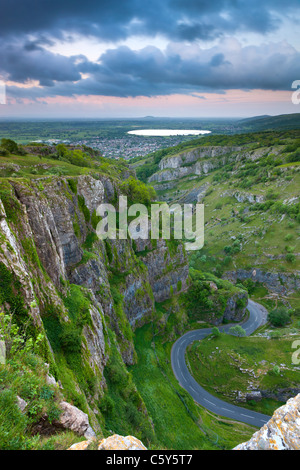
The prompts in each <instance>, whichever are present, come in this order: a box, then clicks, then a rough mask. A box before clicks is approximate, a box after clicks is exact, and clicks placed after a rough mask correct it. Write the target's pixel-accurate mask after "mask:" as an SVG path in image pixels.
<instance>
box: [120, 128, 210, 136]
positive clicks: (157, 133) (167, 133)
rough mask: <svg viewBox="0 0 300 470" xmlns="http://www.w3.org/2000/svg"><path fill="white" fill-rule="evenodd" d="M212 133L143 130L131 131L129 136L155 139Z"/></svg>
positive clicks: (180, 130) (182, 130)
mask: <svg viewBox="0 0 300 470" xmlns="http://www.w3.org/2000/svg"><path fill="white" fill-rule="evenodd" d="M210 133H211V131H202V130H188V129H141V130H136V131H129V132H127V134H133V135H141V136H153V137H167V136H171V135H204V134H210Z"/></svg>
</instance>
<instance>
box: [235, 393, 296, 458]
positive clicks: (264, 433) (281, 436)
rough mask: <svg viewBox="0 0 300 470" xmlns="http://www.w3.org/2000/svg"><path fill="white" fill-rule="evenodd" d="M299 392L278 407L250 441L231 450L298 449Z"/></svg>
mask: <svg viewBox="0 0 300 470" xmlns="http://www.w3.org/2000/svg"><path fill="white" fill-rule="evenodd" d="M299 430H300V394H299V395H297V396H296V397H295V398H290V399H289V400H288V401H287V403H286V404H285V405H284V406H281V407H280V408H278V409H277V410H276V411H275V413H274V414H273V416H272V418H271V419H270V420H269V421H268V422H267V423H266V424H265V425H264V426H263V427H262V428H261V429H260V430H259V431H257V432H256V433H255V434H254V435H253V436H252V438H251V439H250V441H248V442H244V443H243V444H240V445H238V446H237V447H235V448H234V449H233V450H300V432H299Z"/></svg>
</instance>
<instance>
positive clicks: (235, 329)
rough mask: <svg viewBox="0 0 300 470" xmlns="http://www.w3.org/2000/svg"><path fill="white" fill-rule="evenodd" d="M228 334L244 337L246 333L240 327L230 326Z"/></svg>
mask: <svg viewBox="0 0 300 470" xmlns="http://www.w3.org/2000/svg"><path fill="white" fill-rule="evenodd" d="M229 333H230V334H231V335H234V336H239V337H241V336H246V331H245V330H244V328H242V327H241V326H240V325H236V326H232V327H231V328H229Z"/></svg>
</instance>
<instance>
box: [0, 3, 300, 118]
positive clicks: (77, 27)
mask: <svg viewBox="0 0 300 470" xmlns="http://www.w3.org/2000/svg"><path fill="white" fill-rule="evenodd" d="M299 33H300V2H299V0H284V1H283V0H85V1H82V0H80V1H79V0H51V1H50V0H38V1H37V0H9V1H7V0H0V118H2V119H3V118H25V117H26V118H30V117H32V118H36V117H38V118H70V117H72V118H99V119H101V118H118V117H129V118H130V117H142V116H146V115H152V116H160V117H247V116H255V115H264V114H270V115H276V114H285V113H297V112H300V104H299V105H297V104H293V103H292V99H291V97H292V93H293V91H294V90H293V89H292V83H293V82H294V81H295V80H300V34H299ZM1 90H2V91H3V90H5V95H4V93H2V95H1Z"/></svg>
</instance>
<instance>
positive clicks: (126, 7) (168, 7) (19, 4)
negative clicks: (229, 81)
mask: <svg viewBox="0 0 300 470" xmlns="http://www.w3.org/2000/svg"><path fill="white" fill-rule="evenodd" d="M1 3H2V4H1V16H0V36H2V37H5V36H20V35H25V34H37V35H40V34H44V35H45V34H46V35H47V34H48V35H50V36H54V37H60V36H61V35H63V34H64V33H66V32H67V33H68V32H69V33H75V32H76V33H83V34H85V35H86V34H90V35H95V36H98V37H100V38H102V39H109V40H118V39H124V38H126V37H128V36H130V35H132V34H135V33H138V34H146V35H155V34H158V33H159V34H163V35H165V36H167V37H168V38H170V39H171V40H177V39H186V40H190V41H192V40H194V39H196V38H201V39H205V38H206V39H210V38H213V37H218V36H220V35H221V34H222V33H223V32H227V33H229V32H231V33H233V32H235V31H238V30H239V31H258V32H261V33H264V32H267V31H270V30H274V29H276V27H277V26H278V23H279V15H280V16H281V17H284V16H285V15H287V14H290V13H291V12H293V10H294V9H296V8H299V1H298V0H286V1H285V2H283V1H279V0H274V1H273V0H264V1H263V2H262V1H261V0H260V1H259V0H251V1H245V0H214V1H212V0H210V1H209V0H148V1H145V0H109V1H108V0H100V1H99V0H86V1H84V2H82V1H79V0H39V1H36V0H9V1H6V0H2V1H1Z"/></svg>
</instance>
